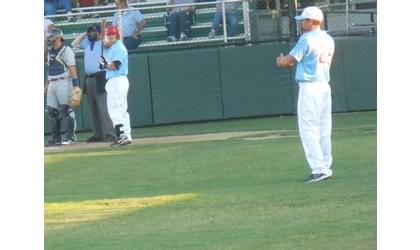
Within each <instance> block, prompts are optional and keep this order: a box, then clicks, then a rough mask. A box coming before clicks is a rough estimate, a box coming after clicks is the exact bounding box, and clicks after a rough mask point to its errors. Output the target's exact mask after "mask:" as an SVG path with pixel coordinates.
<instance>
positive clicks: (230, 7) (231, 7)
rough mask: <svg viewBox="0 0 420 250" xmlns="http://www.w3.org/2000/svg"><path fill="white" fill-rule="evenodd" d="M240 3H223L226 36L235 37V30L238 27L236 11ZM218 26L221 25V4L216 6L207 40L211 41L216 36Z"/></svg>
mask: <svg viewBox="0 0 420 250" xmlns="http://www.w3.org/2000/svg"><path fill="white" fill-rule="evenodd" d="M239 5H240V2H227V3H225V9H226V24H227V35H228V36H235V35H236V28H237V27H238V18H237V17H236V11H237V10H238V7H239ZM220 24H223V13H222V4H221V3H218V4H216V13H215V14H214V18H213V23H212V25H211V26H212V28H211V30H210V33H209V38H210V39H212V38H214V37H215V36H216V31H217V28H218V27H219V25H220Z"/></svg>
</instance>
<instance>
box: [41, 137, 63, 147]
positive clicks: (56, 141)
mask: <svg viewBox="0 0 420 250" xmlns="http://www.w3.org/2000/svg"><path fill="white" fill-rule="evenodd" d="M60 145H61V138H51V139H49V140H48V142H47V144H45V146H46V147H52V146H60Z"/></svg>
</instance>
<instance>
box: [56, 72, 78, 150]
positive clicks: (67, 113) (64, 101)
mask: <svg viewBox="0 0 420 250" xmlns="http://www.w3.org/2000/svg"><path fill="white" fill-rule="evenodd" d="M57 88H59V89H58V91H57V98H58V102H59V105H58V112H59V117H60V118H61V119H62V120H63V121H64V123H65V124H66V129H65V132H66V138H65V141H63V143H62V145H69V144H74V143H75V142H76V135H75V131H76V115H75V113H74V111H73V109H72V108H70V106H69V101H70V97H71V92H72V90H73V86H72V84H71V81H70V80H63V81H58V82H57Z"/></svg>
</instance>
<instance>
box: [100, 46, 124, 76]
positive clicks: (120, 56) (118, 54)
mask: <svg viewBox="0 0 420 250" xmlns="http://www.w3.org/2000/svg"><path fill="white" fill-rule="evenodd" d="M104 57H105V60H106V61H107V62H108V63H112V62H114V61H120V62H121V65H120V68H119V69H118V70H108V69H107V70H106V79H107V80H108V79H111V78H114V77H119V76H122V75H128V52H127V49H126V48H125V46H124V44H123V43H122V41H121V40H118V41H117V42H116V43H114V44H113V45H111V47H109V48H107V49H105V50H104Z"/></svg>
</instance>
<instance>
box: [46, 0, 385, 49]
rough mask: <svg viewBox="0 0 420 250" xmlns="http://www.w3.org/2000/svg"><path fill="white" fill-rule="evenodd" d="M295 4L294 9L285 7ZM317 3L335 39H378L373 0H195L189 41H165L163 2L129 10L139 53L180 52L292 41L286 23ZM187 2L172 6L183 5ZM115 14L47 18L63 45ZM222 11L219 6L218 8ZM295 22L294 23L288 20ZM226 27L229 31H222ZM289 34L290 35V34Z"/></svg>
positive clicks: (295, 28)
mask: <svg viewBox="0 0 420 250" xmlns="http://www.w3.org/2000/svg"><path fill="white" fill-rule="evenodd" d="M292 1H295V2H293V5H296V8H297V9H295V10H293V9H290V8H289V4H290V3H292ZM233 3H238V7H237V10H236V12H235V13H236V14H235V18H236V20H237V28H236V32H234V33H235V34H234V35H231V34H228V33H229V25H230V24H229V23H230V22H228V21H229V20H228V17H227V16H226V15H228V14H227V13H226V5H228V4H233ZM314 4H316V5H317V6H318V7H320V8H321V9H322V10H323V12H324V23H323V28H324V29H325V30H327V31H328V32H329V33H330V34H331V35H333V36H343V35H344V36H354V35H357V36H360V35H363V36H366V35H376V19H377V11H376V0H316V1H310V0H300V1H299V0H217V1H211V0H210V1H209V0H196V1H195V3H194V5H195V12H194V14H193V17H192V19H193V21H192V22H193V23H192V25H191V36H190V37H189V39H188V40H183V41H175V42H168V41H167V40H166V39H167V36H168V34H167V32H168V25H167V22H166V17H167V15H168V13H167V12H166V8H167V7H168V5H167V1H166V0H156V1H147V2H142V3H136V4H132V5H131V7H133V8H134V9H137V10H139V11H141V12H142V14H143V15H144V17H145V18H146V20H147V26H146V28H144V30H143V31H142V33H141V35H142V38H143V43H142V44H141V45H140V46H139V48H138V49H147V50H150V49H156V50H160V49H166V48H168V49H179V48H189V47H200V46H201V47H203V46H220V45H229V44H241V43H242V44H243V43H258V42H266V41H290V40H292V41H293V40H295V38H294V36H296V34H293V33H297V34H299V33H301V32H300V29H299V24H296V23H295V22H290V20H291V19H290V18H294V15H293V13H296V15H298V14H300V13H301V12H302V10H303V8H304V7H306V6H311V5H314ZM182 5H185V4H180V5H174V6H182ZM217 5H221V6H222V7H221V10H222V16H223V22H221V23H220V24H219V25H218V27H217V28H216V30H217V31H216V32H215V34H214V36H213V37H211V38H210V35H209V34H210V33H209V31H211V29H212V28H214V25H212V23H213V22H214V21H213V20H214V18H215V13H216V12H217V11H218V8H216V7H217ZM119 11H121V10H117V9H116V6H115V5H114V4H110V5H107V6H96V7H87V8H76V9H74V10H73V13H72V14H70V17H74V18H73V20H76V21H73V22H72V21H68V18H69V15H68V14H60V13H58V14H57V15H52V16H48V18H50V19H53V20H54V22H55V24H56V26H57V27H59V28H61V29H63V32H64V38H65V42H66V44H69V43H70V42H71V41H72V40H73V39H75V38H76V37H78V36H79V35H80V34H82V33H83V32H84V31H85V30H86V28H87V27H88V26H89V25H91V24H92V23H100V22H101V20H102V18H105V19H106V21H107V22H108V24H110V23H112V20H113V16H114V14H115V13H116V12H119ZM219 11H220V8H219ZM292 20H294V19H292ZM226 26H227V27H226ZM291 31H292V34H291Z"/></svg>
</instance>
